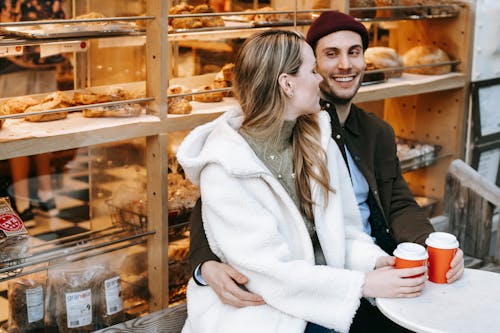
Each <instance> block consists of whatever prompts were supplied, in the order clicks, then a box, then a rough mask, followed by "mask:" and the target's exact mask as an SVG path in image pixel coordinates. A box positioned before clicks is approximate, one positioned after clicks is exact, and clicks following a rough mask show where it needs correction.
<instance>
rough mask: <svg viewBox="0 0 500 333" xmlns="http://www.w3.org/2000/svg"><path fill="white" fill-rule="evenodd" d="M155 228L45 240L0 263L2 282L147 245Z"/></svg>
mask: <svg viewBox="0 0 500 333" xmlns="http://www.w3.org/2000/svg"><path fill="white" fill-rule="evenodd" d="M153 234H155V232H154V231H141V232H135V233H132V232H130V231H126V230H123V229H120V228H115V227H110V228H105V229H101V230H94V231H89V232H85V233H80V234H77V235H73V236H68V237H64V238H60V239H57V240H53V241H47V242H41V243H39V244H37V245H33V246H31V247H30V253H31V255H30V256H28V257H26V258H21V259H19V258H16V259H12V260H11V261H12V262H11V261H9V262H2V263H1V265H0V267H1V268H0V282H3V281H7V280H10V279H12V278H15V277H20V276H25V275H29V274H32V273H36V272H40V271H44V270H46V269H47V268H49V267H55V266H59V265H64V264H67V263H68V262H74V261H79V260H83V259H87V258H92V257H95V256H97V255H101V254H105V253H110V252H114V251H118V250H121V249H125V248H128V247H131V246H135V245H139V244H143V243H145V242H146V241H147V238H148V236H151V235H153Z"/></svg>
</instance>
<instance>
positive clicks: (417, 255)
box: [393, 243, 428, 278]
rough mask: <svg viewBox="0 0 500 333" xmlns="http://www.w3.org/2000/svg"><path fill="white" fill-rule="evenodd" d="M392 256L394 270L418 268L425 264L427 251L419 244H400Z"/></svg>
mask: <svg viewBox="0 0 500 333" xmlns="http://www.w3.org/2000/svg"><path fill="white" fill-rule="evenodd" d="M393 254H394V256H395V257H396V264H395V267H396V268H412V267H420V266H425V265H426V264H427V257H428V255H427V251H426V250H425V247H423V246H422V245H419V244H415V243H401V244H399V245H398V247H397V248H396V250H394V253H393ZM421 275H422V274H419V275H414V276H409V277H411V278H413V277H417V276H421Z"/></svg>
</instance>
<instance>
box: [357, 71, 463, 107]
mask: <svg viewBox="0 0 500 333" xmlns="http://www.w3.org/2000/svg"><path fill="white" fill-rule="evenodd" d="M465 84H466V78H465V75H464V74H462V73H448V74H444V75H418V74H406V73H405V74H403V75H402V76H401V77H400V78H393V79H389V81H387V82H385V83H378V84H374V85H370V86H364V87H361V88H360V89H359V92H358V94H357V95H356V97H355V98H354V103H361V102H371V101H378V100H382V99H385V98H394V97H402V96H410V95H417V94H425V93H430V92H434V91H442V90H449V89H456V88H463V87H465Z"/></svg>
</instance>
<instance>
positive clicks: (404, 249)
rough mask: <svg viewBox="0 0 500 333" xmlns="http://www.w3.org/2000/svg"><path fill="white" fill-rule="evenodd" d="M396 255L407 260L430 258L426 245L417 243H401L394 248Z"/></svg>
mask: <svg viewBox="0 0 500 333" xmlns="http://www.w3.org/2000/svg"><path fill="white" fill-rule="evenodd" d="M393 254H394V256H396V257H398V258H401V259H405V260H425V259H427V258H428V254H427V251H426V250H425V247H423V246H422V245H420V244H415V243H401V244H399V245H398V247H397V248H396V250H394V253H393Z"/></svg>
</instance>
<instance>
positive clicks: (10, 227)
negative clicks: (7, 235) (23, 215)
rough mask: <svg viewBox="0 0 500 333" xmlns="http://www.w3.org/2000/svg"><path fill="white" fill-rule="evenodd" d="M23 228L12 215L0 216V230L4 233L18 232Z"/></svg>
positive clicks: (20, 222) (16, 217) (19, 220)
mask: <svg viewBox="0 0 500 333" xmlns="http://www.w3.org/2000/svg"><path fill="white" fill-rule="evenodd" d="M22 228H23V222H22V221H21V219H20V218H19V217H18V216H17V215H14V214H2V215H0V229H1V230H4V231H6V232H14V231H19V230H21V229H22Z"/></svg>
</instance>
